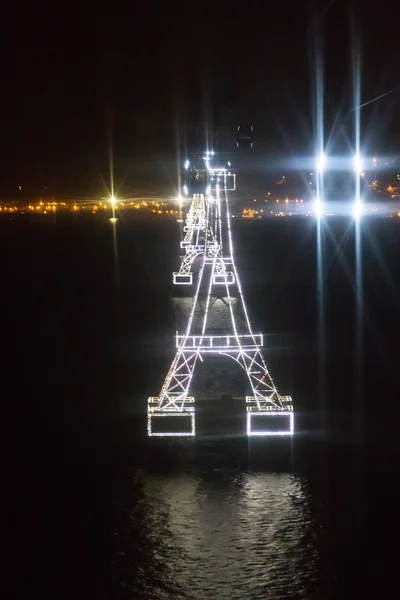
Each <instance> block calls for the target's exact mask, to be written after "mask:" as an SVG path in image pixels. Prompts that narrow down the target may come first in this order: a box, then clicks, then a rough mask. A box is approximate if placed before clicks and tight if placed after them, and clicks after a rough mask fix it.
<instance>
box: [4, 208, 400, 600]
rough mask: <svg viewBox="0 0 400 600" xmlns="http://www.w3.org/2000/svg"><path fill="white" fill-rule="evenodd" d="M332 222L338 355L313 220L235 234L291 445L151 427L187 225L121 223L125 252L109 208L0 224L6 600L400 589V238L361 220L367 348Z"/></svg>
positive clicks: (209, 380)
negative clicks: (320, 297)
mask: <svg viewBox="0 0 400 600" xmlns="http://www.w3.org/2000/svg"><path fill="white" fill-rule="evenodd" d="M329 223H330V225H329V228H328V229H326V230H325V231H324V240H325V242H324V248H325V255H324V265H325V295H326V315H325V326H326V331H325V338H324V339H325V344H326V354H325V356H324V355H323V354H321V352H320V347H319V345H318V320H317V286H316V252H315V249H316V232H315V223H314V222H313V221H311V220H310V221H306V222H304V221H302V222H301V221H289V222H286V221H284V220H282V221H270V222H264V223H256V224H244V223H240V224H238V225H237V226H236V230H235V232H234V233H235V240H236V244H235V247H236V252H237V262H238V267H239V269H240V273H241V274H242V279H243V285H244V289H245V295H246V298H247V300H248V305H249V311H250V314H251V316H252V321H253V323H254V329H255V330H260V331H263V332H267V333H268V334H269V336H268V337H266V345H267V349H266V357H267V361H268V363H269V364H270V367H271V371H272V373H273V375H274V379H275V380H276V381H277V383H278V385H279V387H280V389H281V391H282V393H291V394H292V396H293V399H294V402H295V404H296V408H297V410H298V416H297V429H298V432H299V433H298V434H297V435H296V438H295V440H294V442H293V444H290V443H289V444H288V443H287V442H285V443H282V444H281V443H278V444H277V443H275V441H273V442H268V443H266V442H265V441H262V440H257V441H255V442H252V444H251V445H249V444H248V441H247V440H246V439H245V438H241V437H238V438H233V439H230V438H229V437H226V438H224V439H221V438H218V437H215V438H212V437H211V438H209V439H206V440H205V441H203V442H200V441H198V442H176V443H173V444H161V445H160V444H158V443H155V444H149V443H148V440H147V439H146V437H145V435H144V432H145V419H144V417H145V408H146V401H147V397H148V396H149V395H156V394H157V393H158V391H159V389H160V386H161V383H162V380H163V378H164V376H165V373H166V371H167V368H168V366H169V362H170V360H171V357H172V352H173V339H172V337H173V335H174V333H175V329H176V319H175V316H174V315H176V313H174V311H173V310H172V307H173V303H172V301H171V292H172V290H171V286H170V273H171V271H172V270H174V269H175V268H176V266H177V260H178V259H177V255H176V248H177V244H178V232H177V228H176V224H173V223H171V224H167V223H163V224H156V223H138V222H134V221H131V220H129V219H128V218H127V217H125V218H124V219H121V220H120V221H119V223H118V226H117V242H118V244H117V247H116V246H115V244H114V240H113V235H112V228H111V226H110V223H109V222H101V221H100V220H97V216H95V217H94V218H93V219H85V218H79V219H75V220H73V219H69V220H66V219H64V220H57V221H56V222H53V221H51V220H48V221H46V222H36V223H32V222H28V221H26V220H23V219H21V218H20V219H14V220H12V221H4V220H3V221H2V222H1V223H0V228H1V239H2V243H3V246H2V255H3V258H4V260H3V263H2V282H3V288H2V291H3V294H2V317H3V319H2V322H3V342H4V352H3V358H2V367H3V369H2V371H3V399H2V407H3V411H4V416H3V419H2V436H1V438H2V446H3V448H4V452H3V453H2V454H3V456H4V458H5V463H4V471H3V481H4V498H5V500H6V509H5V511H4V529H3V531H4V535H3V544H4V548H5V554H6V560H5V562H4V565H5V566H6V569H5V575H4V578H3V585H2V587H3V595H4V597H10V598H11V597H26V596H30V595H31V594H32V593H35V594H39V595H40V597H46V598H47V597H49V598H62V597H65V598H71V597H74V598H86V599H87V598H110V599H112V598H122V599H125V598H127V599H128V598H133V599H136V598H139V599H141V598H143V599H145V598H193V599H197V598H199V599H200V598H201V599H203V598H204V599H212V598H354V597H371V598H372V597H373V598H375V597H377V596H380V597H382V596H383V595H385V596H386V595H388V594H389V593H391V594H392V593H393V590H394V591H395V590H396V588H395V587H393V586H394V585H395V583H396V567H397V555H398V539H399V532H400V527H399V518H398V514H397V513H398V510H397V506H398V504H397V500H398V492H397V489H398V471H399V469H398V456H399V443H398V435H397V423H398V417H399V409H398V399H399V394H398V392H397V387H396V385H397V380H398V377H397V371H398V362H399V351H398V337H399V334H398V332H399V326H400V311H399V308H398V297H399V286H400V266H399V264H400V263H399V261H398V240H399V234H400V227H399V225H398V224H397V222H395V221H394V220H385V221H380V222H371V223H369V224H366V225H365V226H363V236H362V242H363V244H362V245H363V265H364V314H363V320H362V336H361V338H360V336H359V335H358V337H357V332H358V333H359V330H358V329H357V311H356V309H355V292H354V231H353V226H352V225H351V222H349V221H330V222H329ZM116 249H117V254H116V252H115V250H116ZM357 339H358V340H359V339H361V340H362V345H361V346H360V345H359V344H358V345H357V343H356V340H357ZM360 348H361V349H362V353H361V354H360ZM213 369H214V370H213ZM221 372H222V371H221ZM219 374H220V372H219V371H218V370H217V369H216V367H215V366H213V365H212V364H210V365H209V371H208V372H207V369H206V368H205V367H204V373H203V374H202V377H204V380H203V381H204V383H203V384H202V383H201V380H198V381H197V383H196V385H197V386H198V388H200V389H201V388H202V386H203V387H204V389H207V390H210V391H211V392H213V393H214V392H215V393H218V392H219V391H222V392H224V389H221V390H218V386H216V385H215V382H216V380H218V376H219ZM221 379H222V380H223V385H222V388H224V385H225V384H226V383H227V382H228V383H230V384H231V385H233V384H232V380H231V378H230V376H228V377H226V378H225V379H224V378H223V377H221ZM224 382H225V383H224ZM242 384H243V381H242V380H241V379H240V378H239V379H238V380H237V382H236V380H235V384H234V385H235V386H236V385H238V386H239V387H240V386H241V385H242ZM243 391H244V390H243Z"/></svg>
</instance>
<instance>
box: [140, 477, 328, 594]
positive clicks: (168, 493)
mask: <svg viewBox="0 0 400 600" xmlns="http://www.w3.org/2000/svg"><path fill="white" fill-rule="evenodd" d="M145 483H146V485H145V498H144V502H143V506H144V507H145V511H146V513H148V516H147V515H146V516H145V517H144V518H145V520H146V521H147V520H149V525H150V531H149V542H150V543H151V544H154V545H155V546H156V548H157V557H156V559H155V560H156V561H157V563H159V565H160V566H161V565H162V564H163V563H164V562H165V561H167V562H168V564H169V565H171V567H172V568H171V570H170V575H169V576H168V583H169V584H170V585H171V586H172V587H175V586H176V587H177V588H178V587H179V589H180V591H181V593H183V595H185V592H186V593H189V592H190V594H191V595H193V596H196V597H213V595H212V590H213V589H214V590H215V589H218V592H219V596H220V597H224V598H225V597H226V598H232V597H259V592H260V586H261V587H262V586H265V589H266V590H267V589H268V591H269V594H271V595H273V596H274V597H289V596H290V597H292V594H295V592H298V590H299V585H300V586H301V585H302V583H303V582H305V581H307V580H308V578H309V577H310V574H312V573H313V572H314V569H315V562H316V560H317V558H318V556H317V551H316V550H315V547H314V546H313V544H310V543H307V541H308V539H309V536H310V533H311V518H310V508H309V505H308V501H307V494H306V492H305V489H304V485H303V481H302V479H300V478H297V477H295V476H293V475H291V474H288V473H281V474H276V473H268V474H266V473H264V474H243V473H241V472H240V471H235V472H230V471H229V470H225V469H221V473H217V474H216V473H215V472H213V471H209V472H208V473H207V474H197V475H196V476H188V475H182V474H180V475H176V476H174V475H171V476H160V477H157V476H154V477H146V480H145ZM271 552H272V553H273V554H274V560H270V558H271ZM288 560H289V561H290V577H288V576H287V574H288ZM238 565H240V568H238ZM155 566H156V567H157V564H156V565H155ZM261 572H262V577H260V573H261ZM204 573H207V577H204ZM166 577H167V576H166ZM255 592H257V594H256V595H254V593H255ZM240 594H242V596H240ZM260 597H261V596H260Z"/></svg>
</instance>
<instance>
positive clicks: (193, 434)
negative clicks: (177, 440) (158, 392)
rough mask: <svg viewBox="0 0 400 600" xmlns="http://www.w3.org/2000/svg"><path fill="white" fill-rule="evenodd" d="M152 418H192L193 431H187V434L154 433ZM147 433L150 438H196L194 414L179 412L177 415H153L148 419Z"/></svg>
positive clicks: (165, 413)
mask: <svg viewBox="0 0 400 600" xmlns="http://www.w3.org/2000/svg"><path fill="white" fill-rule="evenodd" d="M152 417H190V425H191V430H190V431H187V432H171V433H168V432H161V433H153V431H152V428H151V419H152ZM147 433H148V435H149V437H189V436H190V437H193V436H195V416H194V413H184V412H177V413H167V412H161V413H157V414H155V413H151V414H149V415H148V417H147Z"/></svg>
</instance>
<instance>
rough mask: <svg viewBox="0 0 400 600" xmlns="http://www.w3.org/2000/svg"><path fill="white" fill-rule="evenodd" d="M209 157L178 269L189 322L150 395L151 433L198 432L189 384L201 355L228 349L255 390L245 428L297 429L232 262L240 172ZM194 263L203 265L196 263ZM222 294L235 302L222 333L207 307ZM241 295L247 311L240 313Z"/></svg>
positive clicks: (255, 431) (257, 431) (252, 431)
mask: <svg viewBox="0 0 400 600" xmlns="http://www.w3.org/2000/svg"><path fill="white" fill-rule="evenodd" d="M204 160H205V161H206V164H205V165H204V169H206V173H207V177H206V178H205V179H204V173H202V177H203V181H204V189H203V192H204V193H196V194H194V195H193V198H192V200H191V205H190V209H189V211H188V213H187V217H186V224H185V226H184V228H183V229H184V239H183V240H182V241H181V248H182V249H183V250H184V251H185V254H184V256H183V258H182V262H181V265H180V268H179V271H177V272H175V273H173V282H174V284H175V285H184V286H192V288H193V303H192V307H191V311H190V315H189V318H188V322H187V325H186V329H185V330H184V331H182V332H181V333H178V332H177V334H176V354H175V357H174V359H173V361H172V364H171V367H170V369H169V371H168V374H167V376H166V378H165V381H164V383H163V385H162V387H161V391H160V393H159V395H158V396H156V397H150V398H149V399H148V413H147V414H148V417H147V427H148V434H149V436H194V435H195V399H194V397H193V396H191V395H190V387H191V382H192V378H193V374H194V371H195V367H196V364H197V361H198V360H200V361H202V360H203V358H204V357H206V356H209V355H224V356H228V357H230V358H232V359H233V360H234V361H236V362H237V364H238V365H239V366H240V367H241V368H242V369H244V371H245V373H246V375H247V379H248V386H249V389H250V390H251V394H250V395H249V396H246V413H247V434H248V435H249V436H252V435H292V434H293V431H294V413H293V405H292V399H291V397H290V396H281V395H280V394H279V392H278V390H277V388H276V386H275V384H274V382H273V380H272V378H271V375H270V374H269V371H268V368H267V365H266V363H265V360H264V357H263V354H262V345H263V336H262V335H261V334H259V333H257V334H256V333H253V330H252V328H251V325H250V320H249V316H248V312H247V308H246V305H245V302H244V297H243V292H242V287H241V284H240V280H239V276H238V272H237V269H236V266H235V262H234V257H233V245H232V232H231V223H230V212H229V200H228V191H230V190H234V189H235V188H236V181H235V175H234V174H232V173H231V172H230V169H229V168H228V167H211V166H210V162H211V161H210V160H209V159H208V158H207V157H205V158H204ZM228 164H229V163H228ZM186 168H188V161H186ZM196 177H197V173H196ZM186 193H188V188H187V187H186ZM195 263H196V265H197V269H198V270H197V272H194V271H192V268H193V266H194V264H195ZM222 295H223V296H224V301H225V303H226V304H227V307H228V309H229V315H230V319H229V320H230V327H229V330H226V331H225V330H224V332H223V334H222V333H221V332H220V331H218V334H215V331H213V330H211V328H210V325H209V315H210V311H211V309H212V306H213V304H214V303H215V301H216V299H217V297H221V296H222ZM235 295H236V296H237V302H236V303H238V304H239V307H240V311H241V318H240V317H239V318H238V316H237V314H235V310H234V304H235V303H234V300H236V298H235ZM199 314H200V318H199V316H198V315H199Z"/></svg>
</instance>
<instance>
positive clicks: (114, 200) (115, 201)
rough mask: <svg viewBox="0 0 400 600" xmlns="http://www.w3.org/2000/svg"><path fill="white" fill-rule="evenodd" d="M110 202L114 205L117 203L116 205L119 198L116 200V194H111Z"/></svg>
mask: <svg viewBox="0 0 400 600" xmlns="http://www.w3.org/2000/svg"><path fill="white" fill-rule="evenodd" d="M110 203H111V204H112V205H113V206H115V205H116V203H117V200H116V198H115V197H114V196H111V198H110Z"/></svg>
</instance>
